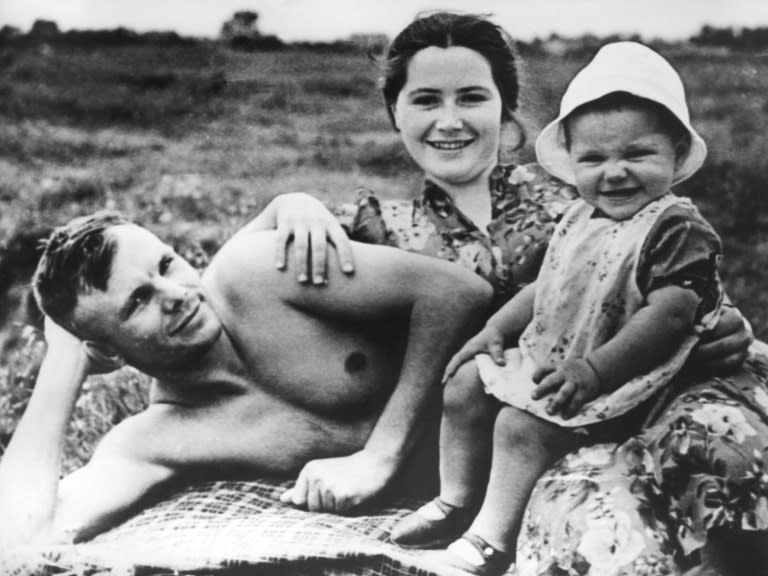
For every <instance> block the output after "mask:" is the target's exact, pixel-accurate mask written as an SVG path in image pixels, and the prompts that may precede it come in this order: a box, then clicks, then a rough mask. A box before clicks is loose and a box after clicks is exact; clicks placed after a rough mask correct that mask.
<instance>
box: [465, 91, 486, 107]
mask: <svg viewBox="0 0 768 576" xmlns="http://www.w3.org/2000/svg"><path fill="white" fill-rule="evenodd" d="M487 100H488V97H487V96H486V95H485V94H483V93H481V92H470V93H469V94H465V95H464V96H462V97H461V101H462V102H466V103H467V104H480V103H482V102H486V101H487Z"/></svg>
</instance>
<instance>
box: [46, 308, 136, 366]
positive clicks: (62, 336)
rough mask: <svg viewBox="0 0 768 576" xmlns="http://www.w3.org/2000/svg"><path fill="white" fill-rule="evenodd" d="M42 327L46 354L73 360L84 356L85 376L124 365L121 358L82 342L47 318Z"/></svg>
mask: <svg viewBox="0 0 768 576" xmlns="http://www.w3.org/2000/svg"><path fill="white" fill-rule="evenodd" d="M43 326H44V334H45V342H46V343H47V345H48V354H52V355H58V356H59V357H68V356H69V357H73V358H75V357H77V356H79V355H84V356H85V361H86V362H87V363H88V364H87V371H86V372H87V374H106V373H108V372H112V371H114V370H118V369H119V368H122V367H123V366H124V365H125V362H124V361H123V358H122V357H121V356H119V355H117V354H112V353H110V352H108V351H107V350H106V349H105V348H103V347H101V346H98V345H97V344H94V343H93V342H83V341H82V340H80V339H79V338H78V337H77V336H75V335H74V334H72V333H71V332H69V331H68V330H66V329H64V328H62V327H61V326H59V325H58V324H56V322H54V321H53V320H51V319H50V318H49V317H48V316H46V317H45V321H44V324H43Z"/></svg>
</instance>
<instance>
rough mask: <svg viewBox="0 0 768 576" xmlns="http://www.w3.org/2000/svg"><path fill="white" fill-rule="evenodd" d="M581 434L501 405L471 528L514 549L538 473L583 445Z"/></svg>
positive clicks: (498, 544) (505, 548)
mask: <svg viewBox="0 0 768 576" xmlns="http://www.w3.org/2000/svg"><path fill="white" fill-rule="evenodd" d="M583 443H585V442H584V437H583V436H581V435H578V434H574V433H573V432H572V431H571V430H569V429H567V428H561V427H560V426H557V425H555V424H552V423H551V422H547V421H546V420H542V419H541V418H537V417H536V416H533V415H531V414H529V413H528V412H525V411H523V410H520V409H518V408H515V407H513V406H504V407H503V408H502V409H501V411H500V412H499V414H498V416H497V417H496V423H495V426H494V431H493V461H492V463H491V475H490V479H489V482H488V489H487V491H486V494H485V500H484V501H483V505H482V508H481V509H480V512H479V513H478V515H477V517H476V518H475V521H474V522H473V523H472V526H471V527H470V529H469V530H470V532H473V533H475V534H477V535H478V536H480V537H482V538H483V539H485V540H486V541H487V542H488V543H489V544H490V545H491V546H493V547H495V548H497V549H499V550H502V551H505V552H510V553H514V552H515V546H516V542H517V535H518V532H519V531H520V525H521V523H522V519H523V513H524V511H525V508H526V506H527V504H528V499H529V497H530V495H531V492H532V491H533V487H534V486H535V484H536V481H537V480H538V479H539V477H540V476H541V475H542V474H543V473H544V472H545V471H546V470H547V469H548V468H549V467H550V466H552V465H553V464H554V463H555V462H556V461H557V460H559V459H560V458H562V457H563V456H564V455H565V454H567V453H568V452H571V451H573V450H574V449H575V448H576V447H578V446H580V445H582V444H583Z"/></svg>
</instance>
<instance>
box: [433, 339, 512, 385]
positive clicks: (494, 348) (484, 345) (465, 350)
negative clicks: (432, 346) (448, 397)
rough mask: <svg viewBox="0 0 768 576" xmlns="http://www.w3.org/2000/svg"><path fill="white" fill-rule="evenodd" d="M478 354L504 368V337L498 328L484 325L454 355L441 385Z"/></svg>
mask: <svg viewBox="0 0 768 576" xmlns="http://www.w3.org/2000/svg"><path fill="white" fill-rule="evenodd" d="M478 354H488V355H489V356H490V357H491V359H492V360H493V361H494V362H496V364H498V365H499V366H504V364H505V363H506V359H505V358H504V335H503V334H502V333H501V332H500V331H499V329H498V328H496V327H495V326H493V325H491V326H488V325H486V327H485V328H483V329H482V330H480V332H478V333H477V334H475V335H474V336H473V337H472V338H470V339H469V340H468V341H467V343H466V344H464V346H462V347H461V350H459V351H458V352H456V354H454V356H453V358H451V360H450V361H449V362H448V366H446V368H445V373H444V374H443V384H445V383H446V382H447V381H448V380H449V379H450V378H452V377H453V375H454V374H456V371H457V370H458V369H459V368H461V366H462V364H465V363H466V362H468V361H470V360H472V358H474V357H475V356H477V355H478Z"/></svg>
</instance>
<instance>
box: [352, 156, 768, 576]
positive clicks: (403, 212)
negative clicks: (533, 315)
mask: <svg viewBox="0 0 768 576" xmlns="http://www.w3.org/2000/svg"><path fill="white" fill-rule="evenodd" d="M489 188H490V194H491V204H492V214H491V217H492V220H491V223H490V224H489V226H488V229H487V230H485V231H481V230H480V229H479V228H478V227H477V226H475V225H474V224H473V223H472V221H471V220H470V219H469V218H468V217H467V216H466V215H464V214H463V213H462V212H461V211H460V210H459V209H458V208H457V207H456V206H455V205H454V203H453V201H452V199H451V197H450V196H449V195H448V194H447V193H446V192H445V191H443V190H442V189H441V188H440V187H439V186H437V185H436V184H434V183H432V182H430V181H427V182H426V183H425V185H424V190H423V192H422V194H421V195H420V196H419V197H418V198H417V199H415V200H413V201H405V200H402V201H385V202H381V201H379V200H378V199H377V198H376V196H375V195H374V194H373V193H372V192H370V191H369V190H360V191H358V196H357V201H356V203H355V204H354V205H347V206H342V207H339V208H338V211H337V214H338V216H339V218H340V220H341V222H342V224H344V226H345V227H346V228H347V230H348V232H349V234H350V237H351V238H352V239H354V240H358V241H363V242H371V243H378V244H389V245H392V246H397V247H400V248H403V249H405V250H411V251H415V252H419V253H422V254H426V255H431V256H435V257H438V258H442V259H445V260H450V261H455V262H457V263H459V264H461V265H463V266H465V267H467V268H469V269H470V270H473V271H474V272H476V273H477V274H479V275H480V276H481V277H483V278H485V279H486V280H487V281H488V282H490V283H491V285H492V286H493V287H494V290H495V295H496V306H497V307H498V306H500V305H502V304H503V303H504V302H506V301H507V300H508V299H509V298H511V297H512V296H513V295H514V294H515V293H516V292H517V291H518V290H520V289H521V288H522V287H523V286H525V285H526V284H528V283H530V282H532V281H533V280H535V279H536V277H537V274H538V272H539V268H540V266H541V264H542V259H543V257H544V253H545V251H546V248H547V245H548V244H549V240H550V238H551V235H552V233H553V231H554V229H555V226H556V223H557V222H558V220H559V219H560V218H561V217H562V215H563V213H564V212H565V210H566V209H567V208H568V207H569V206H570V205H571V203H572V202H573V201H574V200H575V199H576V198H577V196H578V195H577V194H576V191H575V190H574V188H573V187H571V186H569V185H567V184H564V183H562V182H561V181H559V180H557V179H556V178H553V177H552V176H550V175H548V174H547V173H546V172H545V171H544V170H543V169H542V168H541V167H539V166H538V165H536V164H529V165H500V166H497V167H496V168H495V169H494V170H493V172H492V173H491V175H490V180H489ZM766 351H768V347H767V348H766ZM766 351H764V350H763V348H762V345H761V344H760V343H757V345H756V346H754V347H753V353H752V354H751V355H750V357H749V359H748V360H747V361H746V363H745V364H744V366H743V367H742V369H741V370H739V371H738V372H735V373H733V374H730V375H727V376H721V377H712V376H710V375H702V374H697V373H696V372H695V366H692V367H686V368H685V369H684V371H683V372H682V373H681V374H679V375H678V376H677V377H676V378H675V379H674V380H673V382H672V384H670V385H669V386H667V387H666V388H665V389H664V390H663V391H662V392H661V393H660V394H658V395H657V396H656V397H654V398H653V399H652V400H651V401H650V409H649V411H648V416H647V418H646V419H645V421H644V423H643V424H642V426H638V428H639V430H633V432H637V433H635V434H632V435H631V436H630V437H629V439H626V438H624V439H622V440H621V441H619V442H611V443H602V444H596V445H593V446H589V447H586V448H582V449H580V450H579V451H578V452H575V453H572V454H570V455H568V456H566V457H565V458H563V459H562V460H561V461H560V462H559V463H558V464H556V465H555V466H554V467H553V468H552V469H551V470H550V471H548V472H547V473H546V474H545V475H544V476H542V478H541V479H540V480H539V481H538V483H537V485H536V488H535V489H534V492H533V494H532V496H531V500H530V503H529V505H528V509H527V511H526V514H525V518H524V520H523V527H522V530H521V533H520V536H519V538H518V552H517V570H518V573H519V574H520V575H525V576H533V575H536V576H544V575H558V576H630V575H633V576H643V575H648V576H656V575H659V576H660V575H664V574H680V573H681V572H682V570H683V569H690V568H691V567H692V566H695V565H696V564H697V563H698V562H699V561H700V555H699V551H700V549H701V547H702V546H703V545H704V544H705V543H706V536H707V532H708V531H709V530H710V529H712V528H715V527H726V528H731V529H736V530H766V529H768V469H766V466H765V460H766V456H768V454H767V452H768V354H766Z"/></svg>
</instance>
